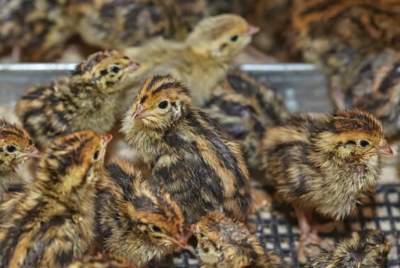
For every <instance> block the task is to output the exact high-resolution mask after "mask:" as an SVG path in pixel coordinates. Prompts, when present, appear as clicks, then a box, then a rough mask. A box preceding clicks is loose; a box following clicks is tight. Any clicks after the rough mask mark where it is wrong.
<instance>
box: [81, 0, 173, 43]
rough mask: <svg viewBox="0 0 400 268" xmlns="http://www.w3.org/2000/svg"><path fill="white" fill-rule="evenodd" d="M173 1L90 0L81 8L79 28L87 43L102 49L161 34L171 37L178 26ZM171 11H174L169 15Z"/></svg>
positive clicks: (136, 41)
mask: <svg viewBox="0 0 400 268" xmlns="http://www.w3.org/2000/svg"><path fill="white" fill-rule="evenodd" d="M164 2H165V3H164ZM173 2H174V0H168V1H158V0H139V1H137V0H122V1H113V0H101V1H90V4H88V5H86V6H85V8H84V9H83V11H82V15H81V17H82V18H81V19H80V21H79V24H78V27H77V29H76V30H77V32H78V33H79V35H80V36H81V37H82V39H83V40H84V42H85V43H87V44H89V45H92V46H96V47H99V48H102V49H122V48H126V47H129V46H135V45H139V44H140V43H141V42H143V41H144V40H146V39H148V38H151V37H154V36H158V35H162V36H169V37H170V36H172V35H173V34H174V30H175V28H176V27H178V25H179V22H178V21H176V20H177V19H176V18H177V17H178V14H177V10H176V9H177V7H176V6H175V5H174V3H173ZM171 6H172V7H171ZM173 11H175V12H173ZM169 13H175V14H171V15H170V16H169Z"/></svg>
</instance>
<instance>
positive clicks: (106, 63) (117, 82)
mask: <svg viewBox="0 0 400 268" xmlns="http://www.w3.org/2000/svg"><path fill="white" fill-rule="evenodd" d="M138 66H139V65H138V64H137V63H135V62H134V61H132V60H131V59H130V58H129V57H127V56H125V55H123V54H121V53H119V52H117V51H115V50H112V51H100V52H97V53H94V54H92V55H90V56H89V57H88V58H87V59H86V60H85V61H83V62H82V63H80V64H79V65H78V66H77V67H76V69H75V71H74V72H73V75H75V76H79V77H80V78H81V79H83V81H84V82H86V83H89V84H91V85H92V86H93V87H94V88H96V89H97V90H98V91H100V92H101V93H103V94H110V93H113V92H118V91H121V90H123V89H125V88H126V87H127V86H129V84H130V83H131V82H132V81H134V79H135V75H134V71H135V70H136V69H137V68H138Z"/></svg>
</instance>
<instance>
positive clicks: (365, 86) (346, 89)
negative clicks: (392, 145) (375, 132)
mask: <svg viewBox="0 0 400 268" xmlns="http://www.w3.org/2000/svg"><path fill="white" fill-rule="evenodd" d="M399 68H400V52H396V51H394V50H391V49H386V50H384V51H380V52H379V53H371V54H370V55H368V56H366V57H360V58H359V59H354V60H353V61H351V62H350V63H349V64H348V66H346V68H342V69H341V71H340V72H338V73H337V74H335V75H332V76H331V77H330V92H331V96H332V97H333V101H334V103H335V106H336V108H337V109H339V110H343V109H350V108H358V109H362V110H366V111H368V112H370V113H372V114H373V115H374V116H376V117H377V118H378V119H379V120H381V122H382V123H383V126H384V130H385V136H386V137H387V138H388V139H389V141H396V140H398V139H399V138H400V110H399V107H400V106H399V104H400V69H399Z"/></svg>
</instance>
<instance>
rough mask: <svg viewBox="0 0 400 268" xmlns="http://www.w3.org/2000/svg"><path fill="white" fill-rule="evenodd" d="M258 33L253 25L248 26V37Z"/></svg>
mask: <svg viewBox="0 0 400 268" xmlns="http://www.w3.org/2000/svg"><path fill="white" fill-rule="evenodd" d="M259 31H260V28H259V27H257V26H254V25H250V26H249V29H248V30H247V33H248V34H249V35H255V34H256V33H258V32H259Z"/></svg>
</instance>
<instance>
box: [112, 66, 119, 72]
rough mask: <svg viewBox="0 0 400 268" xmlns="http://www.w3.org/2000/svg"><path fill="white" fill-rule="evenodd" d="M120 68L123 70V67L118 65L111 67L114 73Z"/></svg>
mask: <svg viewBox="0 0 400 268" xmlns="http://www.w3.org/2000/svg"><path fill="white" fill-rule="evenodd" d="M120 70H121V68H120V67H118V66H113V67H111V72H113V73H118V72H119V71H120Z"/></svg>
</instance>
